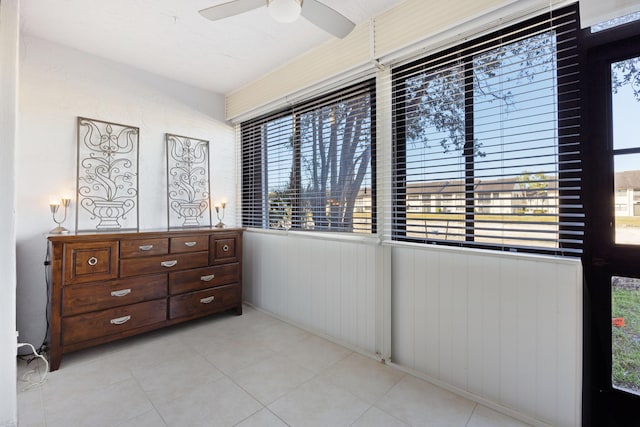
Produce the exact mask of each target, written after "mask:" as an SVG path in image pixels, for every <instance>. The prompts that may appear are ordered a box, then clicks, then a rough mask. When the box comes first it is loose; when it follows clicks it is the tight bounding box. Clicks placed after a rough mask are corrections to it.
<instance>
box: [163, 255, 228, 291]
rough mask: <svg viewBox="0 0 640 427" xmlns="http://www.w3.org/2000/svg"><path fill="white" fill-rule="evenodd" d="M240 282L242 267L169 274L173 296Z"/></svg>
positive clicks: (212, 268) (220, 266)
mask: <svg viewBox="0 0 640 427" xmlns="http://www.w3.org/2000/svg"><path fill="white" fill-rule="evenodd" d="M239 280H240V265H239V264H237V263H236V264H225V265H218V266H215V267H205V268H198V269H196V270H189V271H178V272H175V273H171V274H169V293H170V294H172V295H175V294H182V293H185V292H191V291H197V290H200V289H205V288H213V287H215V286H220V285H226V284H228V283H234V282H238V281H239Z"/></svg>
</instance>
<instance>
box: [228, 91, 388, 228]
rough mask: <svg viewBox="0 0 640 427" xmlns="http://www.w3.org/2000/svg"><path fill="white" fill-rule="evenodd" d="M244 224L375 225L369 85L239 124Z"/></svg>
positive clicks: (372, 94) (372, 106)
mask: <svg viewBox="0 0 640 427" xmlns="http://www.w3.org/2000/svg"><path fill="white" fill-rule="evenodd" d="M240 132H241V135H240V136H241V141H242V142H241V147H242V148H241V157H242V224H243V226H245V227H254V228H265V229H280V230H311V231H330V232H359V233H372V232H375V209H374V206H375V174H374V170H373V168H372V164H374V163H373V162H374V159H375V86H374V80H368V81H366V82H363V83H358V84H355V85H352V86H350V87H348V88H344V89H341V90H338V91H336V92H333V93H330V94H327V95H325V96H322V97H320V98H316V99H313V100H310V101H307V102H304V103H300V104H297V105H294V106H292V107H290V108H287V109H285V110H282V111H279V112H277V113H273V114H268V115H266V116H263V117H260V118H257V119H254V120H251V121H247V122H244V123H241V125H240Z"/></svg>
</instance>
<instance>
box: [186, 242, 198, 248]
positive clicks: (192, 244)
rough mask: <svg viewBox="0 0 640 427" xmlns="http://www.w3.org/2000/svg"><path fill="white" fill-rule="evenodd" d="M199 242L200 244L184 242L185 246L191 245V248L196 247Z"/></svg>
mask: <svg viewBox="0 0 640 427" xmlns="http://www.w3.org/2000/svg"><path fill="white" fill-rule="evenodd" d="M197 244H198V242H184V245H185V246H189V247H190V248H192V247H194V246H195V245H197Z"/></svg>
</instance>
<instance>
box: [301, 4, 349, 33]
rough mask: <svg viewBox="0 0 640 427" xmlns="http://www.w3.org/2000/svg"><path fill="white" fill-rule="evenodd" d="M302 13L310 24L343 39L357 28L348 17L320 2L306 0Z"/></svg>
mask: <svg viewBox="0 0 640 427" xmlns="http://www.w3.org/2000/svg"><path fill="white" fill-rule="evenodd" d="M301 13H302V16H304V17H305V18H306V19H307V20H309V22H311V23H313V24H315V25H317V26H318V27H320V28H322V29H323V30H325V31H326V32H328V33H330V34H333V35H334V36H336V37H338V38H341V39H342V38H345V37H346V36H347V34H349V33H350V32H351V31H352V30H353V29H354V27H355V26H356V24H354V23H353V22H351V21H350V20H349V19H348V18H347V17H346V16H344V15H342V14H341V13H339V12H336V11H335V10H333V9H331V8H330V7H329V6H327V5H325V4H323V3H320V2H319V1H318V0H304V1H303V2H302V12H301Z"/></svg>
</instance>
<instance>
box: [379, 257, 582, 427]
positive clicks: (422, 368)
mask: <svg viewBox="0 0 640 427" xmlns="http://www.w3.org/2000/svg"><path fill="white" fill-rule="evenodd" d="M391 265H392V283H393V287H392V290H393V294H392V301H393V303H392V304H393V305H392V313H393V315H392V352H391V354H392V360H393V361H394V362H395V363H397V364H399V365H402V366H404V367H407V368H410V369H412V370H415V371H417V372H419V373H420V374H424V376H425V377H428V378H432V379H435V380H438V381H441V382H443V383H446V384H448V385H451V386H453V387H454V388H455V389H456V390H458V391H462V392H468V393H472V394H473V395H474V396H478V397H480V398H483V399H486V400H488V401H490V402H493V403H495V404H498V405H501V406H503V407H505V408H509V409H511V410H514V411H517V412H519V413H521V414H524V415H526V416H529V417H531V418H533V419H536V420H540V421H543V422H546V423H549V424H551V425H553V426H578V425H580V402H581V397H580V396H581V393H582V388H581V384H582V368H581V367H582V269H581V264H580V261H579V260H570V259H557V258H551V257H542V256H530V255H521V254H517V255H514V254H502V253H488V252H485V251H474V250H464V249H458V248H433V247H419V248H418V247H395V248H394V249H393V251H392V261H391Z"/></svg>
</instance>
